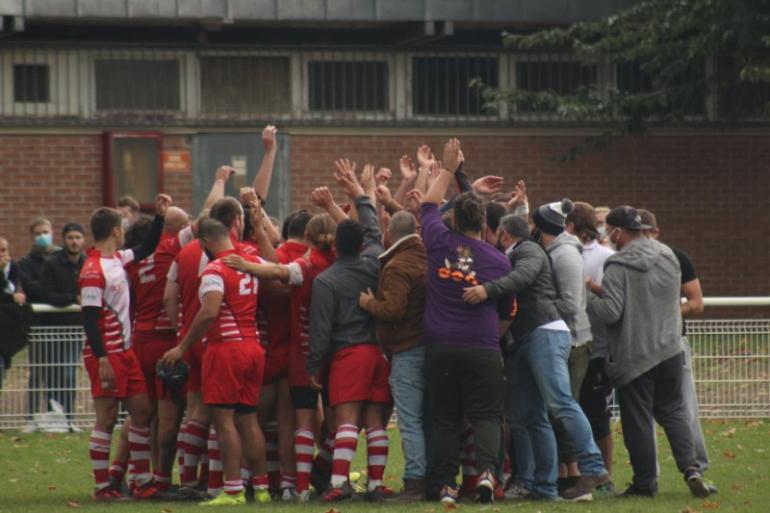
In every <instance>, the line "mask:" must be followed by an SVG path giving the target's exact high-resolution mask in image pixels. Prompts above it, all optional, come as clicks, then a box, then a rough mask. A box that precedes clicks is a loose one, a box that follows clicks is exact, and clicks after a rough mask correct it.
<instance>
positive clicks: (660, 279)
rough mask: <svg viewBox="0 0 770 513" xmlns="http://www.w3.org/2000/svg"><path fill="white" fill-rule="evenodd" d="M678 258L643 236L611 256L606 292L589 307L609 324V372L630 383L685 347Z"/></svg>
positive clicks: (590, 301)
mask: <svg viewBox="0 0 770 513" xmlns="http://www.w3.org/2000/svg"><path fill="white" fill-rule="evenodd" d="M680 274H681V272H680V270H679V261H678V260H677V259H676V256H674V253H673V252H672V251H671V249H670V248H669V247H668V246H665V245H663V244H661V243H659V242H658V241H655V240H652V239H648V238H646V237H642V238H640V239H637V240H634V241H632V242H631V243H629V244H627V245H626V246H625V247H623V249H622V250H620V251H619V252H617V253H615V254H614V255H612V256H611V257H609V258H608V259H607V261H606V262H605V264H604V278H602V288H603V289H604V294H602V295H601V296H597V295H595V294H590V295H589V297H588V311H589V313H590V314H591V315H592V316H595V317H596V318H597V319H599V320H601V321H602V322H604V323H605V324H607V342H608V346H609V347H608V349H609V352H608V355H607V375H608V376H609V378H610V380H611V381H612V383H613V385H615V386H616V387H622V386H624V385H627V384H628V383H630V382H631V381H633V380H634V379H636V378H638V377H639V376H641V375H642V374H644V373H645V372H647V371H648V370H650V369H652V368H653V367H655V366H656V365H658V364H659V363H661V362H663V361H664V360H667V359H669V358H672V357H673V356H676V355H677V354H679V353H681V352H682V351H683V349H684V348H683V346H682V316H681V313H680V310H679V292H680V290H679V289H680Z"/></svg>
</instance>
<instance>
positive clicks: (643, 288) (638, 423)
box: [588, 206, 711, 497]
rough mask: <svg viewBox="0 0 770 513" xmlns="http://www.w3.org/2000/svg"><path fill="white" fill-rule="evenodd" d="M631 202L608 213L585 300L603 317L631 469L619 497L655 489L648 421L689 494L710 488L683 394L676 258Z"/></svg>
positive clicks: (651, 492) (706, 493)
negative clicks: (609, 250) (597, 279)
mask: <svg viewBox="0 0 770 513" xmlns="http://www.w3.org/2000/svg"><path fill="white" fill-rule="evenodd" d="M649 229H650V226H648V225H645V224H643V223H642V218H641V216H639V213H638V212H637V210H636V209H635V208H632V207H629V206H620V207H616V208H614V209H613V210H612V211H611V212H610V213H609V214H608V215H607V231H608V240H609V243H610V245H612V246H614V247H616V248H617V250H618V253H616V254H615V255H612V256H611V257H610V258H608V259H607V261H606V263H605V266H604V277H603V279H602V285H601V286H599V285H597V284H595V283H591V284H590V285H589V286H590V288H591V290H592V291H593V292H594V294H592V295H590V296H589V302H588V308H589V311H590V312H591V314H592V315H593V316H595V317H596V318H598V319H599V320H601V321H602V322H604V323H605V324H606V325H607V339H608V342H609V344H608V348H609V351H608V358H607V375H608V376H609V377H610V380H611V381H612V383H613V384H614V385H615V387H616V388H617V391H618V402H619V403H620V415H621V418H622V420H623V439H624V441H625V444H626V448H627V449H628V452H629V455H630V457H631V466H632V468H633V472H634V477H633V482H632V484H631V486H629V488H628V489H627V490H626V491H625V493H624V495H625V496H626V497H633V496H641V497H654V496H655V495H656V493H657V488H658V484H657V470H658V468H657V459H656V452H655V426H654V424H653V420H657V421H658V422H659V423H660V424H661V425H662V426H663V428H664V429H665V431H666V436H667V437H668V440H669V442H670V444H671V451H672V453H673V455H674V459H675V460H676V463H677V467H678V468H679V470H680V471H681V472H682V473H684V478H685V481H686V483H687V485H688V486H689V488H690V492H691V493H692V494H693V495H694V496H696V497H708V496H709V495H710V493H711V491H710V490H709V488H708V486H707V485H706V483H705V482H704V480H703V476H702V474H701V473H700V471H699V470H698V463H697V458H696V455H695V444H694V442H693V439H692V436H691V429H690V423H689V420H688V417H687V412H686V410H685V404H684V399H683V397H682V380H683V377H684V373H683V370H682V369H683V362H684V354H683V346H682V326H681V324H682V316H681V313H680V306H679V290H680V288H681V285H680V280H681V272H680V270H679V262H678V261H677V259H676V257H675V256H674V253H673V252H672V251H671V249H669V248H668V247H667V246H664V245H663V244H660V243H659V242H657V241H655V240H652V239H649V238H646V237H644V235H643V231H644V230H649Z"/></svg>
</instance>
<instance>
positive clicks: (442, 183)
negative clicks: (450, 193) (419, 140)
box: [421, 138, 460, 205]
mask: <svg viewBox="0 0 770 513" xmlns="http://www.w3.org/2000/svg"><path fill="white" fill-rule="evenodd" d="M421 148H422V147H421ZM459 159H460V140H459V139H457V138H452V139H449V141H447V143H446V144H445V145H444V162H443V165H442V166H441V171H440V172H439V175H438V178H436V180H434V181H433V183H432V184H431V186H430V189H428V192H427V193H425V196H424V197H423V199H422V202H423V203H434V204H436V205H440V204H441V200H443V199H444V195H445V194H446V190H447V188H448V187H449V184H450V183H452V180H453V179H454V172H455V170H456V169H457V167H458V166H459V165H460V160H459Z"/></svg>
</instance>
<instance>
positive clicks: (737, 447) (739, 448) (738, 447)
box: [735, 444, 743, 451]
mask: <svg viewBox="0 0 770 513" xmlns="http://www.w3.org/2000/svg"><path fill="white" fill-rule="evenodd" d="M735 448H736V449H738V450H739V451H740V450H743V446H742V445H741V444H738V445H736V446H735Z"/></svg>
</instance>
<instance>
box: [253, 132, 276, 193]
mask: <svg viewBox="0 0 770 513" xmlns="http://www.w3.org/2000/svg"><path fill="white" fill-rule="evenodd" d="M277 132H278V129H277V128H275V127H274V126H273V125H267V126H266V127H265V128H264V130H262V144H264V146H265V155H264V156H263V157H262V164H260V166H259V171H258V172H257V176H255V177H254V182H253V183H252V185H251V186H252V187H254V190H255V191H257V194H259V197H260V198H262V200H266V199H267V193H268V191H269V190H270V180H272V178H273V166H274V165H275V154H276V151H277V149H278V145H277V144H276V133H277Z"/></svg>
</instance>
